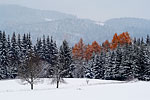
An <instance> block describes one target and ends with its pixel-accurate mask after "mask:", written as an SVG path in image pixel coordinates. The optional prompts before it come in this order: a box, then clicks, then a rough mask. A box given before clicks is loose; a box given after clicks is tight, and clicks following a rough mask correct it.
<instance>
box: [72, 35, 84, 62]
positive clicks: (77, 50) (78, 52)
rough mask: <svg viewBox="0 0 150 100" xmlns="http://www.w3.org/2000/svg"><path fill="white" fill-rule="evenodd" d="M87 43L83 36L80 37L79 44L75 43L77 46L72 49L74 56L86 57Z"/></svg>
mask: <svg viewBox="0 0 150 100" xmlns="http://www.w3.org/2000/svg"><path fill="white" fill-rule="evenodd" d="M85 50H86V48H85V44H84V43H83V40H82V38H81V39H80V41H79V43H78V44H75V46H74V47H73V49H72V54H73V57H74V58H78V59H81V60H82V59H84V56H85Z"/></svg>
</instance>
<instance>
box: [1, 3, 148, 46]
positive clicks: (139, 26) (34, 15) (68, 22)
mask: <svg viewBox="0 0 150 100" xmlns="http://www.w3.org/2000/svg"><path fill="white" fill-rule="evenodd" d="M149 27H150V20H146V19H138V18H115V19H110V20H108V21H106V22H103V23H102V22H96V21H92V20H89V19H79V18H77V17H76V16H74V15H70V14H65V13H60V12H57V11H45V10H37V9H31V8H26V7H21V6H17V5H0V30H5V31H6V33H7V34H10V35H11V34H12V33H13V32H16V33H21V34H24V33H28V32H30V33H31V35H32V39H33V41H35V40H36V38H37V37H42V36H43V34H45V35H50V36H53V37H54V38H55V39H56V41H57V43H58V44H60V43H61V41H62V40H64V39H67V40H68V41H69V43H70V44H71V45H73V44H74V43H76V42H77V41H78V40H79V39H80V38H81V37H82V38H83V39H84V41H85V42H86V43H91V42H92V41H94V40H96V41H98V42H99V43H102V42H104V41H105V40H106V39H108V40H110V39H112V36H113V34H114V33H116V32H117V33H122V32H126V31H128V32H129V33H130V35H131V36H132V37H142V36H144V37H145V36H146V35H147V34H150V28H149Z"/></svg>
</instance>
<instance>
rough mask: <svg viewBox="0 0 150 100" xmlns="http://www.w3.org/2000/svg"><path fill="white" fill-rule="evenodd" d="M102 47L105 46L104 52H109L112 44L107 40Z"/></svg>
mask: <svg viewBox="0 0 150 100" xmlns="http://www.w3.org/2000/svg"><path fill="white" fill-rule="evenodd" d="M102 46H103V50H104V51H106V52H107V51H108V49H110V43H109V41H108V40H106V41H105V42H104V43H103V44H102Z"/></svg>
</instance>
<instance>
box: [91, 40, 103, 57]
mask: <svg viewBox="0 0 150 100" xmlns="http://www.w3.org/2000/svg"><path fill="white" fill-rule="evenodd" d="M91 47H92V53H96V54H97V53H100V52H101V47H100V45H99V44H98V43H97V42H96V41H94V42H93V43H92V45H91Z"/></svg>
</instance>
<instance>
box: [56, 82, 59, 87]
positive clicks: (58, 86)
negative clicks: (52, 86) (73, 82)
mask: <svg viewBox="0 0 150 100" xmlns="http://www.w3.org/2000/svg"><path fill="white" fill-rule="evenodd" d="M58 87H59V81H58V80H57V87H56V88H58Z"/></svg>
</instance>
